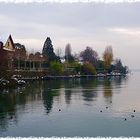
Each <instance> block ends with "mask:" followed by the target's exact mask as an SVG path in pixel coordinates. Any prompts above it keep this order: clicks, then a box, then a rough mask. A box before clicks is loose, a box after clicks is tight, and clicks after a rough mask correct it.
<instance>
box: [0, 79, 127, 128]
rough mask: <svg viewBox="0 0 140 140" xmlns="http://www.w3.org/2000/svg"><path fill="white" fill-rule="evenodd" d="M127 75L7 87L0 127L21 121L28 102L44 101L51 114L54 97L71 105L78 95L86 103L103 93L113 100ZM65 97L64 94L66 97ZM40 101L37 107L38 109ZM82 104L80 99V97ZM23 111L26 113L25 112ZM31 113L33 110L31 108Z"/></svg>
mask: <svg viewBox="0 0 140 140" xmlns="http://www.w3.org/2000/svg"><path fill="white" fill-rule="evenodd" d="M124 80H126V79H124V78H117V79H76V80H66V81H63V80H54V81H53V80H52V81H34V82H29V83H28V85H27V86H26V87H17V88H16V89H12V90H11V89H6V90H3V91H1V92H0V93H1V94H0V131H6V130H8V126H9V125H10V123H11V122H12V123H14V124H17V123H18V121H19V120H20V118H19V116H21V115H24V112H26V110H27V109H28V110H29V111H30V108H29V106H28V105H27V104H33V102H35V103H36V104H37V103H38V101H41V102H42V104H43V106H42V108H43V109H44V108H45V112H46V114H47V115H48V114H49V113H51V112H52V109H53V105H54V101H56V100H60V99H61V100H63V99H64V101H65V103H66V104H68V105H70V104H72V103H73V102H71V101H72V100H74V98H72V97H77V95H78V97H82V98H78V99H79V101H80V100H81V99H82V100H83V101H84V104H85V105H90V106H91V105H92V103H93V102H95V101H97V98H98V96H99V94H101V93H102V94H103V97H104V99H105V101H106V102H107V103H110V102H111V101H112V97H113V93H114V89H116V88H118V89H120V87H121V85H122V82H123V81H124ZM63 97H64V98H63ZM36 104H35V106H33V107H32V108H33V109H36ZM77 104H78V100H77ZM21 112H22V113H21ZM29 113H30V112H29Z"/></svg>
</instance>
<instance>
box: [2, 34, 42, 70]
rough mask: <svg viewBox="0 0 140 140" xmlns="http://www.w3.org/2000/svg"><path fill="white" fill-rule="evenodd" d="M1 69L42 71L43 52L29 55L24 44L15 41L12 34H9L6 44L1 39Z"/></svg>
mask: <svg viewBox="0 0 140 140" xmlns="http://www.w3.org/2000/svg"><path fill="white" fill-rule="evenodd" d="M0 57H1V61H0V69H1V70H9V71H12V70H13V71H26V70H30V71H42V70H43V62H44V59H43V56H42V54H39V53H36V54H30V55H27V52H26V49H25V46H24V45H21V44H19V43H14V41H13V39H12V36H11V35H9V37H8V39H7V41H6V43H5V45H4V43H3V42H1V41H0Z"/></svg>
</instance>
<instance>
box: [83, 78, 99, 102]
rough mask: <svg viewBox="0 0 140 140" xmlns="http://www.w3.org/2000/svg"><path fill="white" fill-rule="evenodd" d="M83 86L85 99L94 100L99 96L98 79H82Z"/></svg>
mask: <svg viewBox="0 0 140 140" xmlns="http://www.w3.org/2000/svg"><path fill="white" fill-rule="evenodd" d="M81 86H82V88H83V89H82V92H83V94H82V96H83V97H84V100H85V101H93V100H95V99H96V98H97V91H96V88H97V81H96V79H82V80H81Z"/></svg>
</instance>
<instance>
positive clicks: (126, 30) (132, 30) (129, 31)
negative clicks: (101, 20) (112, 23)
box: [108, 27, 140, 36]
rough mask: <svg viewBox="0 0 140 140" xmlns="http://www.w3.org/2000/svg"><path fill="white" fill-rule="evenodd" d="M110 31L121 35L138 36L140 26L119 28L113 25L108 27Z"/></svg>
mask: <svg viewBox="0 0 140 140" xmlns="http://www.w3.org/2000/svg"><path fill="white" fill-rule="evenodd" d="M108 30H109V31H110V32H114V33H119V34H122V35H130V36H140V27H139V28H121V27H114V28H110V29H108Z"/></svg>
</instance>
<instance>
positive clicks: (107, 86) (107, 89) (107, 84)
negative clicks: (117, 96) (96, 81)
mask: <svg viewBox="0 0 140 140" xmlns="http://www.w3.org/2000/svg"><path fill="white" fill-rule="evenodd" d="M103 87H104V97H105V99H106V101H107V102H110V101H111V100H112V94H113V93H112V86H111V81H110V80H108V79H105V80H104V83H103Z"/></svg>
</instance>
